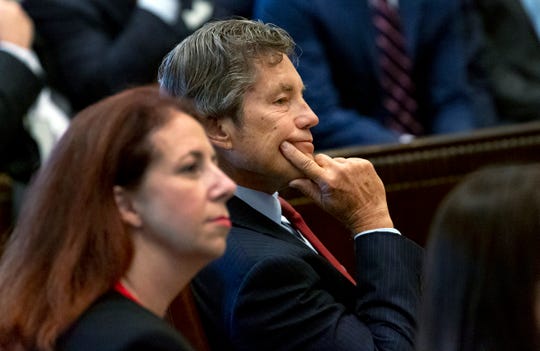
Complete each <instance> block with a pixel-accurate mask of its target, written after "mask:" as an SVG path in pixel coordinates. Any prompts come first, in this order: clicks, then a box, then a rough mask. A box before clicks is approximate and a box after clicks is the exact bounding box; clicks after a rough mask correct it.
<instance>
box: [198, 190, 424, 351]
mask: <svg viewBox="0 0 540 351" xmlns="http://www.w3.org/2000/svg"><path fill="white" fill-rule="evenodd" d="M228 207H229V211H230V213H231V218H232V221H233V228H232V231H231V232H230V234H229V237H228V239H227V250H226V252H225V255H224V256H223V257H222V258H220V259H218V260H216V261H214V262H213V263H211V264H210V265H209V266H207V267H206V268H205V269H203V270H202V271H201V272H200V274H198V275H197V277H196V278H195V279H194V281H193V285H192V287H193V290H194V293H195V297H196V300H197V302H198V306H199V308H200V312H201V317H202V320H203V324H204V325H205V328H206V329H205V330H206V332H207V335H208V338H209V340H210V341H211V342H213V349H215V350H257V351H261V350H271V351H277V350H325V351H327V350H332V351H339V350H348V351H349V350H393V351H396V350H413V334H414V328H415V310H416V306H417V302H418V298H419V274H420V265H421V255H422V250H421V249H420V248H419V247H418V246H417V245H416V244H414V243H413V242H411V241H409V240H407V239H406V238H404V237H403V236H400V235H397V234H392V233H373V234H367V235H365V236H360V237H359V238H357V239H356V242H355V244H356V257H357V269H358V272H359V273H358V274H357V275H356V279H357V282H358V286H357V287H355V286H354V285H353V284H351V283H350V282H349V281H348V280H347V279H346V278H345V277H344V276H343V275H342V274H341V273H339V272H338V271H337V270H336V269H335V268H334V267H333V266H332V265H331V264H330V263H329V262H328V261H327V260H326V259H324V258H323V257H322V256H320V255H318V254H316V253H314V252H313V251H312V250H311V249H309V248H308V247H307V246H306V245H305V244H303V243H301V242H300V241H299V240H298V239H297V238H295V237H294V236H293V235H291V234H290V233H289V232H287V231H286V230H285V229H283V228H282V227H281V226H279V225H278V224H276V223H274V222H272V221H271V220H270V219H268V218H267V217H265V216H263V215H262V214H260V213H259V212H257V211H255V210H254V209H253V208H251V207H250V206H248V205H247V204H246V203H245V202H243V201H242V200H240V199H238V198H236V197H234V198H233V199H231V200H230V201H229V203H228ZM315 232H316V230H315Z"/></svg>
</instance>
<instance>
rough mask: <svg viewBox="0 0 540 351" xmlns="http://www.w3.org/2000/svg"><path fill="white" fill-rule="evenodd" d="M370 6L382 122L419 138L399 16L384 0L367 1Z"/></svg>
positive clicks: (415, 106)
mask: <svg viewBox="0 0 540 351" xmlns="http://www.w3.org/2000/svg"><path fill="white" fill-rule="evenodd" d="M371 6H372V10H373V24H374V26H375V43H376V46H377V48H378V49H379V65H380V67H381V77H380V82H381V87H382V90H383V101H382V103H383V107H384V108H385V110H386V112H387V116H386V118H387V121H386V122H387V124H388V126H389V127H390V128H391V129H393V130H396V131H398V132H400V133H407V134H413V135H419V134H422V132H423V127H422V125H421V124H420V123H418V121H417V120H416V119H415V117H414V116H415V114H416V112H417V104H416V100H415V99H414V83H413V81H412V79H411V70H412V62H411V59H410V57H409V55H408V53H407V49H406V45H405V36H404V35H403V32H402V30H401V21H400V18H399V13H398V11H397V9H396V8H394V7H392V6H389V5H388V3H387V1H386V0H371Z"/></svg>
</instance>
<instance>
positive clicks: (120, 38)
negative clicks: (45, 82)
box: [23, 0, 190, 110]
mask: <svg viewBox="0 0 540 351" xmlns="http://www.w3.org/2000/svg"><path fill="white" fill-rule="evenodd" d="M23 5H24V7H25V9H26V10H27V12H28V14H29V15H30V16H31V17H32V19H33V20H34V22H35V27H36V31H37V35H38V39H39V40H38V45H37V46H36V51H37V52H38V54H39V55H40V58H41V61H42V62H43V64H44V67H45V70H46V71H47V72H48V73H49V80H50V84H51V85H52V86H53V87H55V88H56V89H57V90H59V91H60V92H62V93H63V94H64V95H65V96H66V97H67V98H68V99H69V100H70V102H71V104H72V107H73V108H74V109H75V110H79V109H81V108H83V107H86V106H87V105H89V104H90V103H93V102H95V101H97V100H99V99H100V98H102V97H104V96H107V95H110V94H112V93H115V92H117V91H119V90H122V89H124V88H127V87H129V86H132V85H137V84H150V83H153V82H155V81H156V77H157V70H158V67H159V64H160V63H161V60H162V59H163V57H164V56H165V54H167V53H168V52H169V51H170V50H171V49H172V48H173V47H174V46H175V45H176V44H178V43H179V42H180V41H181V40H182V39H183V38H184V37H185V36H187V35H188V34H190V32H189V31H188V30H187V28H186V26H185V25H184V23H183V22H182V21H180V22H179V23H178V24H177V25H176V26H170V25H167V24H165V23H164V22H163V21H162V20H160V19H159V18H157V17H156V16H155V15H153V14H151V13H150V12H148V11H144V10H141V9H139V8H138V7H136V6H135V1H134V0H114V1H110V0H25V1H24V3H23ZM39 44H41V45H39Z"/></svg>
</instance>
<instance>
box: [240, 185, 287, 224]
mask: <svg viewBox="0 0 540 351" xmlns="http://www.w3.org/2000/svg"><path fill="white" fill-rule="evenodd" d="M234 195H236V197H238V198H239V199H240V200H242V201H244V202H245V203H247V204H248V205H250V206H251V207H253V208H254V209H255V210H257V211H259V212H260V213H262V214H263V215H265V216H266V217H268V218H270V219H271V220H272V221H274V222H275V223H277V224H280V223H281V205H280V204H279V199H278V195H279V194H278V193H277V192H275V193H273V194H271V195H270V194H268V193H265V192H262V191H257V190H253V189H249V188H245V187H243V186H237V187H236V192H235V193H234Z"/></svg>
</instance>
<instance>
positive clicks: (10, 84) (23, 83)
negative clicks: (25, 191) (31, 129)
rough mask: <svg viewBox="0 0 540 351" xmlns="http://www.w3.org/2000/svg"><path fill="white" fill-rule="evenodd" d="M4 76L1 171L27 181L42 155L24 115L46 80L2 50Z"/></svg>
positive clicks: (0, 115)
mask: <svg viewBox="0 0 540 351" xmlns="http://www.w3.org/2000/svg"><path fill="white" fill-rule="evenodd" d="M0 76H1V77H2V78H1V79H0V172H5V173H7V174H9V175H10V176H11V177H12V178H14V179H16V180H18V181H22V182H26V181H28V180H29V178H30V176H31V175H32V174H33V173H34V171H35V170H36V169H37V168H38V167H39V163H40V159H39V150H38V147H37V144H36V142H35V141H34V140H33V139H32V137H31V136H30V134H28V132H27V131H26V129H25V128H24V127H23V118H24V116H25V115H26V113H27V112H28V109H29V108H30V106H32V104H33V103H34V102H35V100H36V98H37V96H38V95H39V93H40V91H41V89H42V88H43V84H44V83H43V81H41V80H40V79H39V78H38V77H37V76H36V75H34V73H32V71H31V70H30V69H29V68H28V67H27V66H26V65H25V64H24V63H23V62H21V61H19V60H18V59H17V58H16V57H14V56H12V55H11V54H9V53H7V52H4V51H1V50H0Z"/></svg>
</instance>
